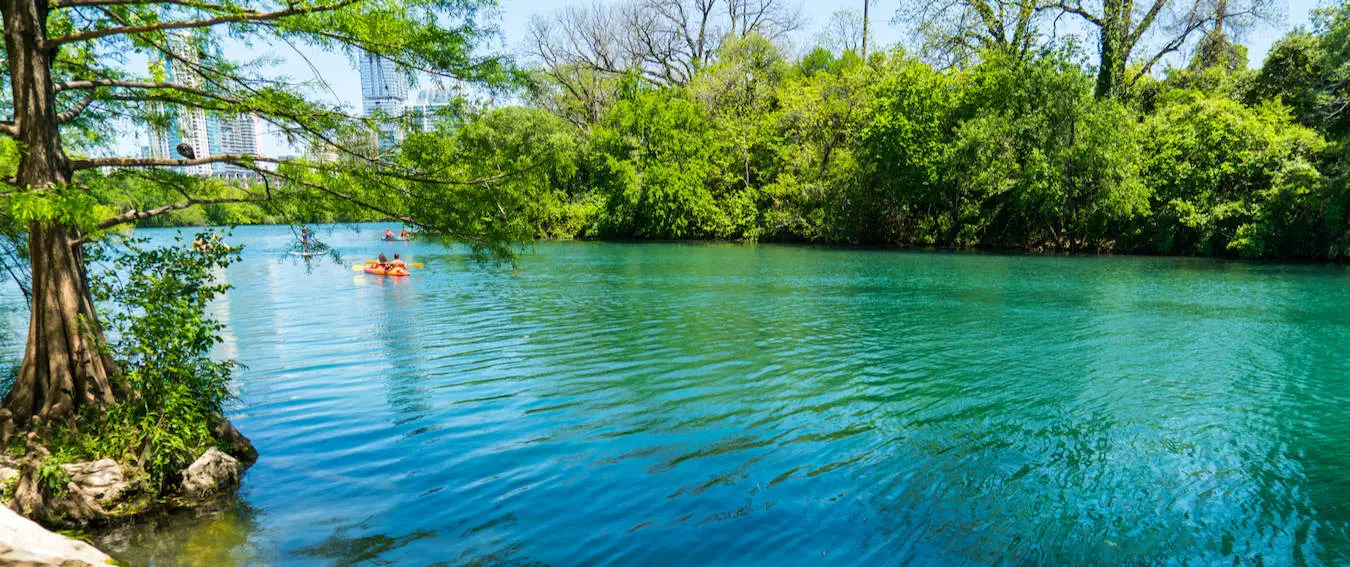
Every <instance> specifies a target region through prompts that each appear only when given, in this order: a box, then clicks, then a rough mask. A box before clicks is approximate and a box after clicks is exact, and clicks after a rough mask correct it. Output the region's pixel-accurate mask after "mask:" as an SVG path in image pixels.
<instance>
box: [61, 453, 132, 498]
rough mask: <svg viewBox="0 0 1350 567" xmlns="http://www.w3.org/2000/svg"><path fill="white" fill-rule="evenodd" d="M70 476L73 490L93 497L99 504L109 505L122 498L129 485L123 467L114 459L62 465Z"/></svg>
mask: <svg viewBox="0 0 1350 567" xmlns="http://www.w3.org/2000/svg"><path fill="white" fill-rule="evenodd" d="M61 468H63V469H66V473H67V474H69V475H70V484H71V488H72V489H75V490H78V491H79V492H80V493H82V494H85V495H88V496H90V497H92V498H93V499H94V500H95V501H97V502H98V503H99V504H108V503H110V502H114V501H116V500H117V499H118V498H121V497H122V494H123V493H124V492H126V491H127V487H128V483H127V479H126V477H124V476H123V475H122V467H121V466H119V465H118V464H117V461H114V460H112V459H100V460H97V461H93V462H81V463H74V464H69V465H61Z"/></svg>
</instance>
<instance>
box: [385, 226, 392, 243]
mask: <svg viewBox="0 0 1350 567" xmlns="http://www.w3.org/2000/svg"><path fill="white" fill-rule="evenodd" d="M384 239H385V240H393V239H394V231H393V230H391V229H388V228H386V229H384Z"/></svg>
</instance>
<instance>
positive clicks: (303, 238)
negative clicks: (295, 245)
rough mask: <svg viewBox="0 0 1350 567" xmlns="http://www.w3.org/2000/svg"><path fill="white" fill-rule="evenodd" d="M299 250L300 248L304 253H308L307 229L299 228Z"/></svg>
mask: <svg viewBox="0 0 1350 567" xmlns="http://www.w3.org/2000/svg"><path fill="white" fill-rule="evenodd" d="M300 248H301V249H302V250H304V251H305V252H309V229H308V228H301V229H300Z"/></svg>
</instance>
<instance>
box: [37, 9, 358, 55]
mask: <svg viewBox="0 0 1350 567" xmlns="http://www.w3.org/2000/svg"><path fill="white" fill-rule="evenodd" d="M358 1H359V0H341V1H340V2H338V3H336V4H325V5H321V6H309V7H299V6H297V7H292V8H287V9H285V10H277V11H274V12H253V13H243V14H230V15H225V16H216V17H214V18H208V19H205V20H190V21H186V22H159V23H155V24H142V25H131V26H122V27H116V28H104V29H99V30H90V31H86V32H81V33H75V34H70V35H64V36H58V37H54V38H51V39H47V40H44V41H43V42H42V47H43V48H44V49H52V48H54V47H58V46H61V45H65V44H67V43H75V42H78V41H88V40H91V39H98V38H101V37H107V36H110V35H123V34H135V33H144V32H151V31H164V30H181V29H190V28H207V27H211V26H216V25H220V24H231V23H250V22H267V21H270V20H277V19H281V18H285V17H289V16H298V15H303V14H315V13H319V12H331V11H333V10H338V9H341V8H343V7H346V6H349V5H351V4H354V3H356V2H358Z"/></svg>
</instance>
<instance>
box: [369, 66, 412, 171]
mask: <svg viewBox="0 0 1350 567" xmlns="http://www.w3.org/2000/svg"><path fill="white" fill-rule="evenodd" d="M360 71H361V105H362V110H364V111H365V115H366V116H374V115H376V114H377V113H378V114H383V115H384V116H386V117H396V116H401V115H402V114H403V110H404V105H405V104H407V101H408V76H407V74H406V73H405V72H404V71H403V70H401V69H399V68H398V65H397V64H395V63H394V62H393V61H390V60H388V59H385V58H383V57H380V56H379V55H376V54H374V53H362V54H361V61H360ZM379 136H380V139H379V146H380V148H381V149H387V148H390V147H393V146H395V145H397V144H398V143H399V142H401V141H403V129H402V128H400V127H399V125H398V123H397V122H395V121H394V120H388V121H386V122H385V123H383V124H380V132H379Z"/></svg>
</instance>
